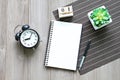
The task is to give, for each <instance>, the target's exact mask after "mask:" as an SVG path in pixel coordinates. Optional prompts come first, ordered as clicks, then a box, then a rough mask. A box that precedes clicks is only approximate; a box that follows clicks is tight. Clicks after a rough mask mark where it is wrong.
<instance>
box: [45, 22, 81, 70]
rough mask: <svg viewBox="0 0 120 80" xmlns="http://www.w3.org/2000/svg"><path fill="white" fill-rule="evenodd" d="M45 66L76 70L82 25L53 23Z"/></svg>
mask: <svg viewBox="0 0 120 80" xmlns="http://www.w3.org/2000/svg"><path fill="white" fill-rule="evenodd" d="M50 24H51V25H50V30H49V37H48V44H47V49H46V58H45V66H48V67H55V68H62V69H68V70H76V67H77V59H78V52H79V45H80V38H81V31H82V24H77V23H68V22H61V21H51V23H50Z"/></svg>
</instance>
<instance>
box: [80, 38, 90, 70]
mask: <svg viewBox="0 0 120 80" xmlns="http://www.w3.org/2000/svg"><path fill="white" fill-rule="evenodd" d="M90 44H91V40H89V41H88V43H87V46H86V48H85V52H84V54H83V55H82V57H81V59H80V64H79V71H80V70H81V68H82V65H83V62H84V60H85V58H86V55H87V53H88V50H89V48H90Z"/></svg>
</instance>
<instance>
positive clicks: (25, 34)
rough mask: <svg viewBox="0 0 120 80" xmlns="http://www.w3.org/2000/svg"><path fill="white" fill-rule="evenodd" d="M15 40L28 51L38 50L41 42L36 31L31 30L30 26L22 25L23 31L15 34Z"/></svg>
mask: <svg viewBox="0 0 120 80" xmlns="http://www.w3.org/2000/svg"><path fill="white" fill-rule="evenodd" d="M15 40H16V41H19V42H20V44H21V45H22V46H23V47H25V48H28V49H31V48H36V47H37V46H38V44H39V41H40V36H39V34H38V33H37V31H36V30H34V29H31V28H30V26H29V25H28V24H25V25H22V30H21V31H19V32H17V33H16V34H15Z"/></svg>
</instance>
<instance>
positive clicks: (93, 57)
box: [53, 0, 120, 74]
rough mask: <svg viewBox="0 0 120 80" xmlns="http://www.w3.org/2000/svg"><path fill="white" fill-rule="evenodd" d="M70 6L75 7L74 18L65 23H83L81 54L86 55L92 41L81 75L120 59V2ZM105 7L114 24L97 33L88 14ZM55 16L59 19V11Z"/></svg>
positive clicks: (94, 0)
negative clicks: (87, 47) (85, 52)
mask: <svg viewBox="0 0 120 80" xmlns="http://www.w3.org/2000/svg"><path fill="white" fill-rule="evenodd" d="M69 5H72V6H73V11H74V17H73V18H72V19H71V20H70V19H65V21H70V22H75V23H82V24H83V30H82V38H81V47H80V54H79V56H81V55H82V54H83V53H84V49H85V46H86V43H87V41H88V40H89V39H91V40H92V42H91V47H90V49H89V51H88V54H87V57H86V59H85V62H84V64H83V68H82V70H81V74H84V73H87V72H89V71H91V70H93V69H95V68H97V67H100V66H102V65H105V64H107V63H108V62H111V61H113V60H116V59H118V58H120V1H119V0H78V1H75V2H73V3H71V4H69ZM102 5H104V6H105V7H106V8H107V9H108V11H109V13H110V15H111V17H112V20H113V22H112V23H110V24H109V25H107V26H106V27H104V28H102V29H100V30H97V31H95V30H94V29H93V27H92V25H91V23H90V21H89V19H88V16H87V14H88V12H89V11H91V10H93V9H95V8H98V7H100V6H102ZM53 14H54V16H55V18H56V20H59V19H58V14H57V10H55V11H53Z"/></svg>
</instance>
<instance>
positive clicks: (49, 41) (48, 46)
mask: <svg viewBox="0 0 120 80" xmlns="http://www.w3.org/2000/svg"><path fill="white" fill-rule="evenodd" d="M53 24H54V21H51V22H50V31H49V36H48V43H47V50H46V55H45V66H47V65H48V58H49V53H50V45H51V40H52V33H53Z"/></svg>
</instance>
